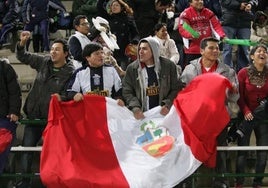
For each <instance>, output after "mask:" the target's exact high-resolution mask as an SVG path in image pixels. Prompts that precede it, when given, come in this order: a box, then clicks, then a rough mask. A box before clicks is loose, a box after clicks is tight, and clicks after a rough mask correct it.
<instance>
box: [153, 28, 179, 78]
mask: <svg viewBox="0 0 268 188" xmlns="http://www.w3.org/2000/svg"><path fill="white" fill-rule="evenodd" d="M154 31H155V35H154V36H153V37H154V38H156V39H157V40H158V42H159V44H160V56H163V57H165V58H168V59H170V60H171V61H172V62H173V63H174V64H175V65H176V66H178V75H179V74H180V73H181V67H180V66H179V65H178V62H179V60H180V54H179V52H178V49H177V47H176V44H175V41H174V40H173V39H171V38H170V37H169V34H168V32H167V25H166V24H165V23H159V24H156V25H155V27H154Z"/></svg>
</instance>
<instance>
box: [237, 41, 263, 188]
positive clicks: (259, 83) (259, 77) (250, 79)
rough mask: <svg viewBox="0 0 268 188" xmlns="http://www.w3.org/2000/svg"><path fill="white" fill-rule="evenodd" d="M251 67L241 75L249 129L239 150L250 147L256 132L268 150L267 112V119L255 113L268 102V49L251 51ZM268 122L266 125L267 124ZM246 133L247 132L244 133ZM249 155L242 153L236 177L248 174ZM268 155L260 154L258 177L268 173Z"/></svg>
mask: <svg viewBox="0 0 268 188" xmlns="http://www.w3.org/2000/svg"><path fill="white" fill-rule="evenodd" d="M249 55H250V60H251V63H250V65H249V66H248V67H244V68H242V69H241V70H240V71H239V72H238V81H239V93H240V98H239V100H238V105H239V107H240V111H241V113H242V114H243V117H244V118H243V119H244V121H242V125H241V126H246V130H247V131H244V136H243V137H242V138H241V137H238V142H237V144H238V146H249V143H250V137H251V133H252V131H254V133H255V138H256V145H257V146H268V139H267V138H268V123H267V122H268V116H267V111H266V112H265V115H264V116H263V117H260V116H258V115H257V114H256V113H255V110H256V109H257V108H258V106H260V105H262V102H264V101H265V100H266V108H267V100H268V64H267V62H268V51H267V46H266V45H263V44H260V45H257V46H255V47H254V48H252V50H251V51H250V54H249ZM266 110H267V109H266ZM264 120H266V122H263V121H264ZM244 130H245V129H244ZM246 154H247V152H246V151H238V154H237V159H236V173H238V174H239V173H244V171H245V166H246ZM267 154H268V152H267V151H264V150H260V151H257V159H256V166H255V173H258V174H262V173H264V172H265V167H266V161H267ZM262 180H263V177H261V176H256V177H254V180H253V185H252V186H253V187H254V188H260V187H261V186H262ZM243 183H244V178H243V177H237V178H236V185H235V187H236V188H241V187H242V186H243Z"/></svg>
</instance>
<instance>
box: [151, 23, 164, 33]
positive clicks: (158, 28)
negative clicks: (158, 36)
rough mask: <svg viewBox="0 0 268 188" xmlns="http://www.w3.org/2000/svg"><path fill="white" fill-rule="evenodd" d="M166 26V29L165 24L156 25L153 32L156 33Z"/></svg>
mask: <svg viewBox="0 0 268 188" xmlns="http://www.w3.org/2000/svg"><path fill="white" fill-rule="evenodd" d="M164 26H166V27H167V24H165V23H157V24H156V25H155V26H154V32H158V31H159V30H160V29H161V28H162V27H164Z"/></svg>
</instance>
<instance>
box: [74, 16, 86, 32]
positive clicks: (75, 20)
mask: <svg viewBox="0 0 268 188" xmlns="http://www.w3.org/2000/svg"><path fill="white" fill-rule="evenodd" d="M81 19H87V16H86V15H77V16H76V17H75V18H74V20H73V28H74V29H75V26H79V25H80V20H81Z"/></svg>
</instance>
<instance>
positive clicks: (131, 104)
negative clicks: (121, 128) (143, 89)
mask: <svg viewBox="0 0 268 188" xmlns="http://www.w3.org/2000/svg"><path fill="white" fill-rule="evenodd" d="M135 71H136V69H133V67H132V65H129V66H128V67H127V70H126V75H125V77H124V78H123V82H122V85H123V87H122V88H123V89H122V95H123V98H124V100H125V102H126V106H127V107H128V108H129V109H130V110H132V109H134V108H136V107H137V108H140V109H141V108H142V105H141V102H140V100H139V98H138V97H137V96H136V93H137V92H136V90H140V86H139V84H137V82H139V80H138V78H137V77H136V75H137V74H136V73H135Z"/></svg>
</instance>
